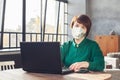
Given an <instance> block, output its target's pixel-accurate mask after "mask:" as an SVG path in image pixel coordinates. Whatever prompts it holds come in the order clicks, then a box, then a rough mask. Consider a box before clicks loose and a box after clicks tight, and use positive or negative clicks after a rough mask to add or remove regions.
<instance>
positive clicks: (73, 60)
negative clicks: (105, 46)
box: [61, 15, 104, 72]
mask: <svg viewBox="0 0 120 80" xmlns="http://www.w3.org/2000/svg"><path fill="white" fill-rule="evenodd" d="M90 28H91V20H90V18H89V17H88V16H87V15H80V16H75V17H73V19H72V22H71V31H72V35H73V40H71V41H68V42H65V43H64V44H63V45H62V46H61V56H62V62H63V64H64V66H66V67H69V69H71V70H74V71H75V72H76V71H79V70H80V68H87V69H88V70H91V71H103V69H104V56H103V54H102V51H101V50H100V47H99V46H98V44H97V43H96V42H95V41H92V40H89V39H87V36H88V34H89V31H90Z"/></svg>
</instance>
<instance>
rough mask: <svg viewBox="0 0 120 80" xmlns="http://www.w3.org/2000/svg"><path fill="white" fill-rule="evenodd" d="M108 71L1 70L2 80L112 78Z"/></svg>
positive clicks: (88, 79) (0, 77)
mask: <svg viewBox="0 0 120 80" xmlns="http://www.w3.org/2000/svg"><path fill="white" fill-rule="evenodd" d="M110 79H111V74H108V73H99V72H91V73H87V74H86V73H85V74H80V73H71V74H67V75H57V74H42V73H28V72H25V71H23V70H22V69H13V70H6V71H0V80H110Z"/></svg>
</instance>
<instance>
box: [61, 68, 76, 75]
mask: <svg viewBox="0 0 120 80" xmlns="http://www.w3.org/2000/svg"><path fill="white" fill-rule="evenodd" d="M73 72H74V71H73V70H70V69H69V68H62V74H69V73H73Z"/></svg>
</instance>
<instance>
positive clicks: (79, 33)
mask: <svg viewBox="0 0 120 80" xmlns="http://www.w3.org/2000/svg"><path fill="white" fill-rule="evenodd" d="M72 35H73V38H75V39H80V38H82V37H85V32H84V30H83V29H82V28H81V27H73V28H72Z"/></svg>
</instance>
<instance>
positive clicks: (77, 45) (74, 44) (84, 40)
mask: <svg viewBox="0 0 120 80" xmlns="http://www.w3.org/2000/svg"><path fill="white" fill-rule="evenodd" d="M85 42H86V37H85V38H84V39H83V40H82V41H81V43H79V44H76V43H75V40H74V39H73V43H72V45H73V46H74V47H80V46H81V45H83V44H84V43H85Z"/></svg>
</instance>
